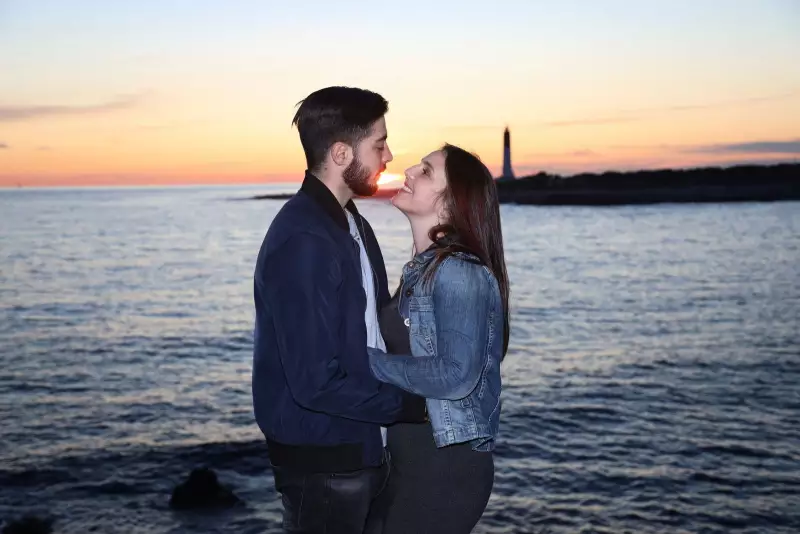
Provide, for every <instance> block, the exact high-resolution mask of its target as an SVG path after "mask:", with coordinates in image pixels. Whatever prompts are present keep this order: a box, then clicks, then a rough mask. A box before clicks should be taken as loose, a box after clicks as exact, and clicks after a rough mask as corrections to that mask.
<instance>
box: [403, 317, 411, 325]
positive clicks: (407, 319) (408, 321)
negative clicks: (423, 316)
mask: <svg viewBox="0 0 800 534" xmlns="http://www.w3.org/2000/svg"><path fill="white" fill-rule="evenodd" d="M403 324H404V325H406V326H409V325H410V324H411V321H410V320H409V318H408V317H406V318H405V319H404V320H403Z"/></svg>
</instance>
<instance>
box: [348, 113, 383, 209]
mask: <svg viewBox="0 0 800 534" xmlns="http://www.w3.org/2000/svg"><path fill="white" fill-rule="evenodd" d="M386 137H387V134H386V120H385V119H384V118H383V117H381V118H380V119H378V120H377V121H375V122H374V123H373V124H372V127H371V128H370V133H369V135H368V136H367V137H365V138H364V139H362V140H361V142H360V143H359V144H358V146H356V147H355V149H354V150H353V160H352V161H351V162H350V164H349V165H348V166H347V168H345V170H344V172H343V173H342V177H343V178H344V182H345V183H346V184H347V185H348V186H349V187H350V190H351V191H353V194H354V195H357V196H362V197H365V196H372V195H374V194H375V192H376V191H377V190H378V177H379V176H380V174H381V173H382V172H383V171H385V170H386V164H387V163H389V162H390V161H392V151H391V150H389V143H388V142H387V140H386Z"/></svg>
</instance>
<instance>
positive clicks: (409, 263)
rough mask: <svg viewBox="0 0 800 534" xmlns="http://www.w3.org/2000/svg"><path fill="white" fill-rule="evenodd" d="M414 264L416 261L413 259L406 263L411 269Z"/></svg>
mask: <svg viewBox="0 0 800 534" xmlns="http://www.w3.org/2000/svg"><path fill="white" fill-rule="evenodd" d="M413 266H414V262H413V261H410V262H408V263H406V267H408V268H409V269H410V268H412V267H413Z"/></svg>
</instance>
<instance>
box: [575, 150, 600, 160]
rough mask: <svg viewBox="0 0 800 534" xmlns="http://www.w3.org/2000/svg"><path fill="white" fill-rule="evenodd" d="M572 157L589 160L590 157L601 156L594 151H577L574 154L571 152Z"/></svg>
mask: <svg viewBox="0 0 800 534" xmlns="http://www.w3.org/2000/svg"><path fill="white" fill-rule="evenodd" d="M570 155H571V156H574V157H576V158H588V157H595V156H599V154H598V153H597V152H594V151H593V150H576V151H574V152H571V153H570Z"/></svg>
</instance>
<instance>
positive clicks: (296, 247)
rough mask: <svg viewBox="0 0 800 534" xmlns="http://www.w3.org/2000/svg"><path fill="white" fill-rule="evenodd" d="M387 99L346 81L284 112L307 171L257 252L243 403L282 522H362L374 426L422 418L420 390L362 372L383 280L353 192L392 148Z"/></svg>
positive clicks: (356, 525)
mask: <svg viewBox="0 0 800 534" xmlns="http://www.w3.org/2000/svg"><path fill="white" fill-rule="evenodd" d="M387 109H388V104H387V102H386V100H384V99H383V97H381V96H380V95H378V94H376V93H373V92H371V91H366V90H363V89H356V88H348V87H329V88H326V89H321V90H319V91H316V92H314V93H312V94H310V95H309V96H308V97H306V98H305V99H304V100H303V101H302V102H301V104H300V106H299V108H298V110H297V113H296V115H295V117H294V120H293V121H292V123H293V124H294V125H296V126H297V129H298V132H299V134H300V142H301V144H302V146H303V151H304V152H305V156H306V163H307V169H308V170H307V171H306V175H305V178H304V181H303V185H302V186H301V188H300V191H299V192H298V193H297V194H296V195H295V196H294V197H293V198H292V199H290V200H289V201H288V202H287V203H286V204H285V205H284V206H283V208H282V209H281V210H280V212H279V213H278V215H277V216H276V217H275V219H274V220H273V222H272V224H271V225H270V228H269V230H268V231H267V235H266V237H265V238H264V242H263V244H262V246H261V250H260V252H259V255H258V260H257V263H256V270H255V276H254V278H255V279H254V298H255V307H256V325H255V349H254V357H253V384H252V386H253V406H254V410H255V416H256V421H257V422H258V425H259V427H260V428H261V431H262V432H263V433H264V435H265V437H266V439H267V446H268V449H269V456H270V461H271V463H272V466H273V475H274V477H275V487H276V489H277V490H278V491H279V492H280V493H281V495H282V503H283V508H284V513H283V518H284V521H283V525H284V528H285V529H286V530H287V531H289V532H304V533H311V532H314V533H316V532H326V533H328V534H336V533H361V532H364V530H365V529H368V530H369V529H371V528H373V527H367V523H368V521H367V517H368V515H369V510H370V505H371V503H372V501H373V499H374V498H375V497H376V496H377V495H378V494H379V493H380V492H381V491H382V489H383V487H384V485H385V483H386V480H387V478H388V475H389V462H388V458H387V453H386V450H385V445H386V442H385V429H384V428H382V426H381V425H387V424H390V423H393V422H396V421H422V420H423V419H424V417H425V415H424V411H425V408H424V399H421V398H419V397H416V396H414V395H410V394H408V393H406V392H404V391H402V390H400V389H399V388H395V387H393V386H390V385H387V384H385V383H381V382H379V381H378V380H376V379H375V378H374V377H373V376H372V374H371V372H370V369H369V360H368V356H367V352H366V348H367V346H368V345H369V346H373V347H378V348H383V347H384V345H383V339H382V338H381V336H380V329H379V327H378V321H377V310H378V309H380V307H381V306H382V305H383V304H385V303H386V302H387V301H388V299H389V291H388V285H387V281H386V269H385V266H384V263H383V256H382V255H381V252H380V248H379V247H378V243H377V240H376V239H375V234H374V233H373V231H372V228H371V227H370V225H369V223H367V221H366V220H365V219H364V218H363V217H362V216H361V215H360V214H359V213H358V210H357V209H356V207H355V204H354V203H353V202H352V199H353V197H354V196H369V195H372V194H374V193H375V191H376V190H377V178H378V176H379V175H380V173H381V172H382V171H383V170H384V169H385V167H386V164H387V163H388V162H389V161H391V160H392V153H391V151H390V150H389V146H388V144H387V134H386V122H385V119H384V115H385V114H386V112H387ZM378 515H379V514H373V516H378ZM370 523H372V521H370Z"/></svg>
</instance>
